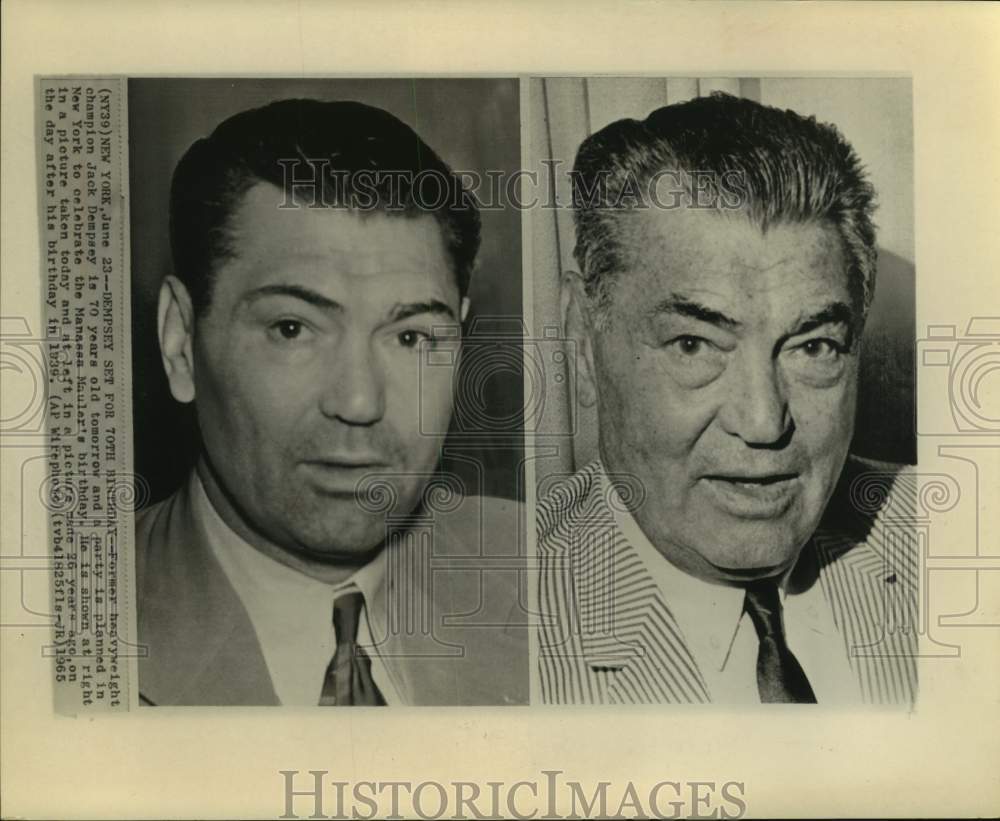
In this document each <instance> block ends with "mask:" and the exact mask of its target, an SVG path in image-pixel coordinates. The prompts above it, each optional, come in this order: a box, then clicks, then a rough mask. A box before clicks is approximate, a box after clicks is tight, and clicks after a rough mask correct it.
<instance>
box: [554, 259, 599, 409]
mask: <svg viewBox="0 0 1000 821" xmlns="http://www.w3.org/2000/svg"><path fill="white" fill-rule="evenodd" d="M559 303H560V308H561V309H562V321H563V329H564V331H565V333H566V338H567V339H568V340H569V345H570V346H571V347H572V348H575V349H576V385H577V388H576V392H577V398H578V400H579V402H580V404H581V405H583V407H585V408H589V407H592V406H593V405H594V403H595V402H596V401H597V381H596V375H595V371H594V349H593V343H592V340H591V337H592V335H593V333H594V324H593V321H592V317H591V315H590V313H591V306H590V299H589V297H588V296H587V292H586V289H585V288H584V284H583V277H581V276H580V274H578V273H577V272H576V271H566V272H565V273H564V274H563V278H562V282H561V283H560V290H559ZM568 353H569V354H570V355H572V353H573V352H572V350H570V351H568Z"/></svg>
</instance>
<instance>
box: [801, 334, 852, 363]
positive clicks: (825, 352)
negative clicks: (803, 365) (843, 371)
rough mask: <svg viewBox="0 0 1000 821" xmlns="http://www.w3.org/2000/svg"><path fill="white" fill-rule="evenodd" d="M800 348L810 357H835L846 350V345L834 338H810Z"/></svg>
mask: <svg viewBox="0 0 1000 821" xmlns="http://www.w3.org/2000/svg"><path fill="white" fill-rule="evenodd" d="M800 350H801V351H802V353H803V354H805V355H806V356H807V357H809V358H810V359H834V358H836V357H837V356H839V355H840V354H842V353H843V352H844V346H843V345H841V344H840V343H839V342H835V341H834V340H832V339H810V340H808V341H807V342H803V343H802V345H801V346H800Z"/></svg>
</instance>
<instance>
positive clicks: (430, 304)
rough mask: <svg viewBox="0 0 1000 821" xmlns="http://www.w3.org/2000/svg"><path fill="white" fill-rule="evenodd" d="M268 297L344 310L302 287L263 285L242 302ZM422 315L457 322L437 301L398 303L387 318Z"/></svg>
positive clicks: (398, 319)
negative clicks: (440, 317)
mask: <svg viewBox="0 0 1000 821" xmlns="http://www.w3.org/2000/svg"><path fill="white" fill-rule="evenodd" d="M268 296H287V297H292V298H294V299H301V300H302V301H303V302H307V303H309V304H310V305H313V306H315V307H317V308H320V309H322V310H325V311H340V310H343V308H344V306H343V305H341V304H340V303H339V302H337V301H336V300H334V299H330V298H329V297H327V296H324V295H323V294H321V293H319V292H318V291H314V290H312V289H311V288H305V287H303V286H301V285H262V286H261V287H260V288H254V289H253V290H252V291H248V292H247V293H246V294H245V295H244V297H243V299H242V302H243V303H244V304H247V305H249V304H252V303H254V302H256V301H257V300H258V299H263V298H264V297H268ZM420 314H438V315H441V316H446V317H448V318H449V319H451V320H455V312H454V311H453V310H452V309H451V308H450V307H449V306H448V305H446V304H445V303H444V302H441V301H440V300H437V299H431V300H428V301H426V302H406V303H396V304H395V305H393V306H392V308H390V309H389V311H388V314H387V316H388V321H389V322H399V321H401V320H404V319H409V318H410V317H412V316H419V315H420Z"/></svg>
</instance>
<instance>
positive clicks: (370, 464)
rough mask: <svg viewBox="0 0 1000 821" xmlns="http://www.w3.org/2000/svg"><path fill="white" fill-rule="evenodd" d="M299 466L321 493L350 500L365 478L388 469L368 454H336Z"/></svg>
mask: <svg viewBox="0 0 1000 821" xmlns="http://www.w3.org/2000/svg"><path fill="white" fill-rule="evenodd" d="M301 464H302V466H303V467H304V468H305V470H306V472H307V473H308V474H309V475H310V479H311V480H312V482H313V484H314V485H316V487H317V488H318V489H319V490H320V491H321V492H323V493H325V494H328V495H331V496H344V497H350V498H351V499H353V498H354V496H355V493H356V491H357V488H358V485H359V483H360V482H361V481H362V480H363V479H364V478H365V477H366V476H370V475H371V474H373V473H382V472H384V471H385V470H386V468H388V467H389V463H388V462H387V461H385V460H384V459H381V458H379V457H376V456H372V455H368V454H338V455H336V456H334V457H324V458H321V459H308V460H306V461H304V462H302V463H301Z"/></svg>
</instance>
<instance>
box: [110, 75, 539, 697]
mask: <svg viewBox="0 0 1000 821" xmlns="http://www.w3.org/2000/svg"><path fill="white" fill-rule="evenodd" d="M518 105H519V100H518V83H517V81H516V80H512V79H495V80H491V79H482V80H476V79H472V80H432V79H419V80H417V79H412V80H410V79H385V80H378V79H373V80H361V79H359V80H353V81H350V80H322V79H310V80H269V79H248V80H219V79H139V80H133V81H130V83H129V144H130V153H129V160H130V162H129V169H130V182H131V186H130V190H131V239H132V284H133V290H132V326H133V336H132V339H133V362H134V371H133V396H134V406H133V413H134V420H135V427H134V430H135V454H136V456H135V460H136V474H137V478H136V481H137V484H139V485H140V488H141V492H137V495H142V494H146V495H148V497H149V498H148V504H147V505H146V506H145V507H144V508H142V509H141V510H139V512H138V514H137V517H136V568H137V569H136V592H135V596H136V605H137V609H138V632H137V640H138V642H139V643H140V644H141V645H143V646H144V647H146V648H147V649H148V655H146V656H145V657H143V658H141V659H140V662H139V682H138V683H139V692H140V698H141V700H142V703H143V704H149V705H267V704H280V705H283V706H297V707H303V706H310V705H311V706H317V705H324V706H326V705H329V706H333V705H336V706H347V705H382V704H388V705H425V704H438V705H449V704H467V705H473V704H519V703H525V702H526V701H527V698H528V678H527V664H528V660H527V628H526V620H527V613H526V611H525V608H524V607H522V606H521V602H523V601H524V599H525V597H524V596H519V590H520V587H521V586H522V585H523V584H524V578H525V574H524V557H525V541H524V513H523V505H522V501H523V496H524V483H523V472H522V470H521V467H520V466H521V462H522V458H521V455H522V450H523V446H522V425H521V418H520V410H521V399H520V397H521V367H520V359H521V344H520V343H521V336H522V332H521V329H522V320H521V255H520V215H519V214H518V213H516V212H515V211H513V210H512V209H505V208H504V206H503V203H502V202H499V201H494V198H492V197H488V196H486V195H485V193H484V188H483V186H482V184H480V183H479V182H478V181H481V180H487V179H493V180H496V179H503V177H505V176H510V175H511V174H512V172H513V171H514V170H515V169H516V168H517V165H518V163H519V162H520V149H519V145H520V141H519V138H520V132H519V129H520V125H519V123H520V120H519V114H518ZM488 172H489V173H488ZM490 174H492V176H490ZM473 183H475V184H473ZM480 201H485V203H486V205H487V206H488V208H489V210H486V209H484V208H481V207H480Z"/></svg>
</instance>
